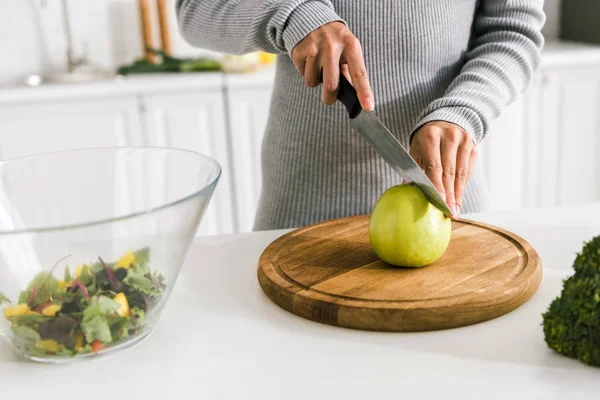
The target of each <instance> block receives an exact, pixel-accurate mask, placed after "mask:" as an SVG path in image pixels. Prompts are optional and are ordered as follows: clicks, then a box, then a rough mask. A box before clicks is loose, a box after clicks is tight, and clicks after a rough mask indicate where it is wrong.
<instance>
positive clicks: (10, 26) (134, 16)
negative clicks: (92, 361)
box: [0, 0, 560, 85]
mask: <svg viewBox="0 0 600 400" xmlns="http://www.w3.org/2000/svg"><path fill="white" fill-rule="evenodd" d="M68 1H69V2H68V4H69V6H70V9H71V20H72V25H73V36H74V37H75V38H77V40H76V42H75V43H74V45H75V46H76V48H77V49H78V50H79V51H80V50H81V47H82V42H83V41H84V40H86V39H87V41H88V42H89V55H90V58H91V59H92V61H94V62H95V63H97V64H98V65H100V66H103V67H106V68H114V67H115V66H117V65H120V64H122V63H128V62H131V61H133V60H134V59H135V58H137V57H139V56H141V54H142V44H141V28H140V23H139V17H138V15H139V13H138V1H137V0H68ZM169 2H170V9H171V13H170V28H171V32H172V33H171V36H172V41H173V49H174V52H175V54H177V55H199V54H203V53H207V52H204V51H201V50H198V49H193V48H192V47H190V46H189V45H187V44H186V43H185V41H184V40H183V39H182V38H181V37H180V36H179V34H178V33H177V25H176V20H175V14H174V4H175V0H169ZM43 4H45V5H46V6H45V7H43ZM559 7H560V0H546V9H547V14H548V23H547V25H546V27H545V29H544V31H545V33H546V35H547V37H548V38H549V39H550V38H554V37H556V36H557V35H558V17H559ZM64 49H65V44H64V35H63V28H62V19H61V13H60V2H59V0H0V52H1V54H2V55H3V57H2V62H0V85H2V84H10V83H14V82H18V81H19V80H20V78H21V77H23V76H26V75H28V74H31V73H43V72H47V71H52V70H56V69H64V68H65V65H66V64H65V62H66V57H65V52H64ZM208 54H211V53H208Z"/></svg>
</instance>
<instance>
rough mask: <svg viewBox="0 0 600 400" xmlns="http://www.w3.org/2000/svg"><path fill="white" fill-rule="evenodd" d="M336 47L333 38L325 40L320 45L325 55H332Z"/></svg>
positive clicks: (336, 44) (336, 43)
mask: <svg viewBox="0 0 600 400" xmlns="http://www.w3.org/2000/svg"><path fill="white" fill-rule="evenodd" d="M337 47H338V42H337V41H336V40H334V39H333V38H326V39H325V40H324V41H323V43H322V44H321V48H322V49H323V51H324V52H326V53H333V52H334V51H335V50H336V49H337Z"/></svg>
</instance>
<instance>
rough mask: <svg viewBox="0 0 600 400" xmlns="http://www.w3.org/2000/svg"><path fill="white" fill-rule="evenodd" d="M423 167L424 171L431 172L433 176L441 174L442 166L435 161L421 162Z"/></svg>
mask: <svg viewBox="0 0 600 400" xmlns="http://www.w3.org/2000/svg"><path fill="white" fill-rule="evenodd" d="M423 165H424V167H425V171H427V172H431V173H434V174H439V173H441V172H442V166H441V164H440V163H439V162H438V161H437V160H433V159H427V160H425V161H424V162H423Z"/></svg>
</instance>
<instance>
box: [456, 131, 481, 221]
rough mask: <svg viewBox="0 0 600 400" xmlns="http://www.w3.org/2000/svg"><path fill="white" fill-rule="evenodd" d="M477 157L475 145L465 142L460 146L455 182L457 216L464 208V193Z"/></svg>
mask: <svg viewBox="0 0 600 400" xmlns="http://www.w3.org/2000/svg"><path fill="white" fill-rule="evenodd" d="M469 143H470V142H469ZM476 158H477V151H476V149H475V148H474V147H473V145H471V144H465V145H462V146H461V147H460V148H459V150H458V154H457V156H456V175H455V182H454V192H455V200H456V206H457V209H458V212H457V215H456V217H458V216H459V215H460V212H461V210H462V202H463V195H464V192H465V189H466V187H467V182H468V180H469V176H470V175H471V171H472V170H473V165H474V164H475V160H476Z"/></svg>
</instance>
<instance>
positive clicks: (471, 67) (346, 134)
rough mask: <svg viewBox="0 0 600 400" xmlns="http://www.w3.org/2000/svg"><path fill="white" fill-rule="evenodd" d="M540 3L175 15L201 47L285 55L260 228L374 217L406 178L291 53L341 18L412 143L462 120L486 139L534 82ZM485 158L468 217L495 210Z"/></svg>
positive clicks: (359, 3)
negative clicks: (311, 82)
mask: <svg viewBox="0 0 600 400" xmlns="http://www.w3.org/2000/svg"><path fill="white" fill-rule="evenodd" d="M542 5H543V0H371V1H369V0H177V3H176V11H177V17H178V22H179V29H180V32H181V34H182V36H183V37H184V38H185V40H186V41H188V42H189V43H190V44H192V45H194V46H197V47H201V48H205V49H210V50H215V51H219V52H227V53H233V54H243V53H247V52H251V51H258V50H262V51H266V52H270V53H276V54H280V55H281V56H280V57H278V59H277V64H276V74H275V82H274V91H273V94H272V99H271V103H270V114H269V119H268V122H267V126H266V131H265V135H264V141H263V144H262V161H261V162H262V175H263V181H262V186H261V187H262V192H261V197H260V203H259V206H258V211H257V215H256V220H255V225H254V229H255V230H264V229H278V228H295V227H299V226H303V225H307V224H311V223H315V222H318V221H323V220H328V219H332V218H338V217H343V216H350V215H357V214H368V213H370V212H371V209H372V207H373V206H374V204H375V202H376V201H377V199H378V197H379V196H380V195H381V194H382V193H383V191H384V190H385V189H387V188H389V187H390V186H392V185H396V184H399V183H401V178H400V177H398V176H397V175H396V174H395V172H393V170H391V168H389V166H388V165H387V164H386V163H385V162H384V161H383V160H382V159H381V158H380V157H379V156H378V155H377V154H376V153H375V152H374V151H373V150H372V149H371V148H370V147H369V146H368V145H367V143H366V142H365V141H364V140H362V138H361V137H360V136H358V134H356V133H355V132H354V131H353V130H352V129H351V128H350V125H349V120H348V116H347V114H346V112H345V109H344V108H343V106H342V105H341V104H340V103H339V102H338V103H336V104H335V105H334V106H326V105H324V104H323V103H322V102H321V99H320V91H321V88H320V87H317V88H309V87H307V86H306V85H305V83H304V80H303V79H302V77H301V76H300V75H299V74H298V72H297V70H296V69H295V67H294V65H293V63H292V60H291V59H290V57H289V55H290V53H291V51H292V49H293V48H294V46H295V45H296V44H297V43H298V42H300V41H301V40H302V39H303V38H304V37H305V36H306V35H307V34H308V33H309V32H311V31H313V30H314V29H316V28H318V27H319V26H321V25H323V24H325V23H327V22H331V21H341V22H343V23H345V24H346V25H347V26H348V27H349V29H350V30H351V31H352V32H353V33H354V35H356V36H357V38H358V39H359V40H360V42H361V44H362V47H363V53H364V57H365V63H366V66H367V71H368V73H369V77H370V80H371V85H372V89H373V93H374V96H375V113H376V114H377V115H378V117H379V118H380V119H381V120H382V121H383V122H384V123H385V124H386V125H387V126H388V127H389V128H390V130H391V131H392V132H393V133H394V134H395V135H397V137H398V138H399V140H400V142H401V143H402V144H403V145H404V146H405V148H407V149H408V145H409V143H408V139H409V137H410V135H411V133H412V132H414V131H415V130H416V129H417V128H418V127H419V126H421V125H423V124H424V123H426V122H427V121H432V120H443V121H448V122H452V123H455V124H458V125H460V126H461V127H463V128H464V129H465V130H466V131H467V132H469V133H470V134H471V135H472V137H473V140H474V141H475V142H476V143H477V144H480V143H481V142H482V141H483V140H484V139H485V137H486V135H487V133H488V131H489V127H490V123H491V122H492V121H493V119H494V118H496V117H497V116H498V115H499V114H500V113H501V112H502V110H503V108H504V107H506V106H507V105H508V104H509V103H511V102H512V101H514V100H515V98H516V97H517V96H519V95H520V94H522V93H523V92H524V91H525V90H527V89H528V88H529V86H530V85H531V83H532V80H533V77H534V74H535V73H536V72H537V69H538V68H539V63H540V52H541V49H542V47H543V44H544V39H543V36H542V34H541V28H542V26H543V24H544V22H545V14H544V12H543V9H542ZM232 117H233V118H235V115H233V116H232ZM498 134H502V133H501V132H498ZM492 151H493V149H492ZM509 158H510V156H509V155H507V159H509ZM480 164H481V160H479V161H478V162H477V163H476V166H475V168H474V170H473V172H472V175H471V177H470V179H469V182H468V184H467V188H466V191H465V196H464V203H463V213H471V212H479V211H483V210H485V209H486V207H487V204H488V197H487V192H486V182H485V180H484V176H483V174H482V172H481V168H480Z"/></svg>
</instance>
